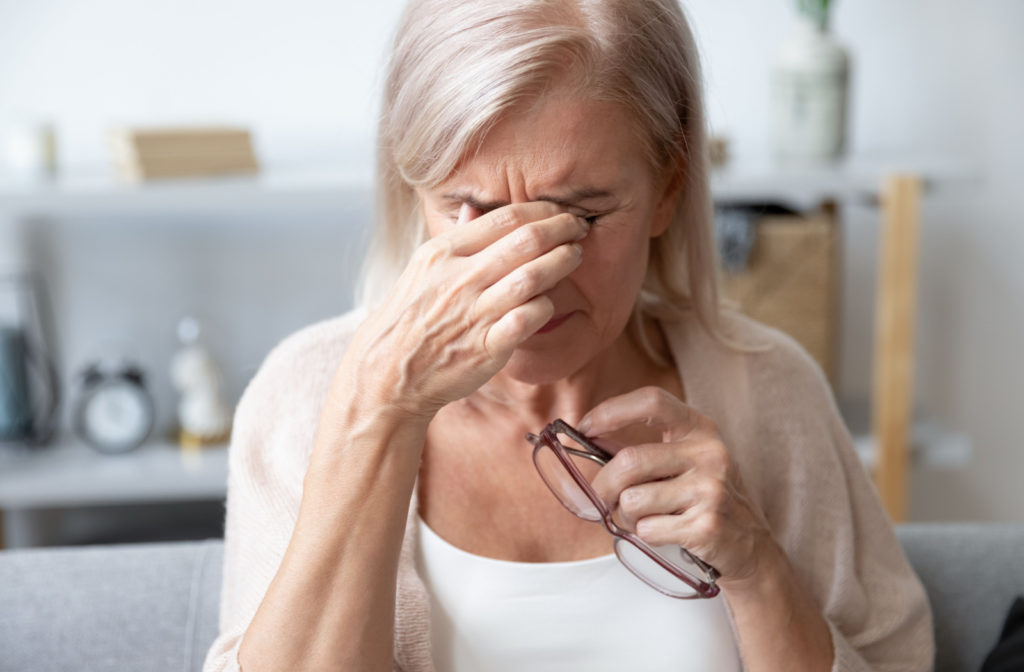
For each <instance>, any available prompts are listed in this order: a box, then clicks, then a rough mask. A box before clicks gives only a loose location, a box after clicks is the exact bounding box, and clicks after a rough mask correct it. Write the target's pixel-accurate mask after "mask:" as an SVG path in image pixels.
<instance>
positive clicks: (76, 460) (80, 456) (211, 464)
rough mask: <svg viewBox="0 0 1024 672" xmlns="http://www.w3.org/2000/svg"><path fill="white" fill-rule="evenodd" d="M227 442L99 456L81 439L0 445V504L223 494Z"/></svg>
mask: <svg viewBox="0 0 1024 672" xmlns="http://www.w3.org/2000/svg"><path fill="white" fill-rule="evenodd" d="M227 454H228V451H227V445H226V444H225V445H218V446H208V447H204V448H203V449H202V450H201V451H199V452H197V453H194V454H193V453H189V454H186V453H183V452H182V450H181V449H180V448H179V447H178V446H177V445H176V444H171V443H151V444H146V445H144V446H142V447H140V448H138V449H137V450H135V451H132V452H130V453H126V454H123V455H104V454H101V453H98V452H97V451H95V450H93V449H92V448H90V447H89V446H87V445H85V444H84V443H78V442H74V441H68V442H62V443H58V444H55V445H51V446H46V447H40V448H33V449H28V448H24V447H19V446H0V509H26V508H46V507H72V506H98V505H109V504H129V503H132V504H134V503H146V502H169V501H194V500H215V499H223V498H224V496H225V494H226V492H227V471H228V469H227V465H228V460H227Z"/></svg>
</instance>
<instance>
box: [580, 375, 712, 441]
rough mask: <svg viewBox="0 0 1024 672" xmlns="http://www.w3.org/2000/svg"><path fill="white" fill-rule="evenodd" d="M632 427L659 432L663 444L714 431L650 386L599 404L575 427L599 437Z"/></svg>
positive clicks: (703, 418)
mask: <svg viewBox="0 0 1024 672" xmlns="http://www.w3.org/2000/svg"><path fill="white" fill-rule="evenodd" d="M635 424H645V425H647V426H649V427H657V428H660V429H661V430H662V432H663V434H664V440H665V441H675V440H679V439H682V438H684V437H686V436H689V435H690V434H691V433H692V432H694V431H701V432H707V431H710V430H712V429H713V428H714V423H713V422H711V420H710V418H707V417H706V416H704V415H701V414H700V413H698V412H697V411H696V410H695V409H694V408H693V407H691V406H689V405H687V404H684V403H683V402H682V401H680V400H679V399H678V398H676V397H675V396H674V395H672V393H671V392H669V391H667V390H664V389H662V388H660V387H655V386H653V385H651V386H647V387H641V388H639V389H636V390H633V391H632V392H627V393H626V394H622V395H619V396H617V397H611V398H610V399H606V400H604V401H602V402H601V403H600V404H598V405H597V406H595V407H594V408H592V409H591V410H590V411H589V412H587V413H586V415H584V416H583V418H582V419H581V420H580V424H579V425H578V427H579V430H580V431H581V432H584V433H585V434H588V435H593V436H600V435H602V434H608V433H610V432H614V431H617V430H619V429H622V428H623V427H628V426H630V425H635Z"/></svg>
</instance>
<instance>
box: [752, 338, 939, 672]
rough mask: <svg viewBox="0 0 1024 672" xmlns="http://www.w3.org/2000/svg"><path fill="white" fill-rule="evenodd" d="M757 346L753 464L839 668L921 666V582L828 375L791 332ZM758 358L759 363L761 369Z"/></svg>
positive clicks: (880, 671)
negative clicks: (768, 346) (766, 347)
mask: <svg viewBox="0 0 1024 672" xmlns="http://www.w3.org/2000/svg"><path fill="white" fill-rule="evenodd" d="M773 340H775V341H776V346H775V347H774V348H773V349H772V350H771V351H770V352H769V353H768V354H763V355H759V356H753V357H752V358H751V360H750V364H749V366H750V367H751V368H752V369H755V370H754V371H752V372H751V375H750V377H749V378H748V380H752V381H754V386H755V395H754V396H755V398H757V399H762V400H766V401H764V402H760V403H758V406H759V408H758V412H757V414H758V415H759V416H760V417H759V418H758V419H757V421H756V422H755V423H754V426H755V427H757V428H758V431H757V433H756V435H757V441H756V444H757V446H756V447H755V450H756V451H758V455H759V457H758V459H757V460H756V464H757V467H756V468H757V469H759V470H760V471H761V475H760V476H759V478H758V480H759V482H760V488H761V492H760V493H759V494H760V500H761V502H762V505H763V508H764V512H765V515H766V517H767V519H768V521H769V523H770V525H771V526H772V531H773V534H774V535H775V537H776V540H777V541H778V542H779V543H780V544H781V545H782V547H783V548H784V549H785V551H786V553H787V555H788V557H789V559H790V562H791V563H792V564H793V565H794V568H795V569H796V571H797V573H798V574H799V575H800V576H801V578H802V579H803V581H804V583H805V586H806V587H807V588H808V589H809V590H810V592H811V593H812V595H813V596H814V597H815V599H816V601H817V603H818V605H819V607H820V608H821V610H822V614H823V615H824V617H825V619H826V621H827V623H828V627H829V631H830V633H831V635H832V641H833V647H834V651H835V654H834V661H833V666H832V670H833V672H869V671H870V672H896V671H897V670H898V671H900V672H915V671H921V672H925V671H927V670H930V669H932V665H933V658H934V636H933V632H932V620H931V608H930V606H929V604H928V598H927V595H926V593H925V591H924V588H923V586H922V584H921V582H920V580H919V579H918V577H917V575H916V574H915V573H914V571H913V569H912V568H911V566H910V563H909V562H908V560H907V558H906V555H905V554H904V552H903V548H902V546H901V545H900V543H899V540H898V539H897V537H896V534H895V531H894V529H893V526H892V523H891V522H890V520H889V517H888V515H887V513H886V512H885V510H884V508H883V506H882V503H881V500H880V499H879V496H878V493H877V491H876V490H875V487H874V485H873V483H872V482H871V480H870V479H869V476H868V474H867V472H866V470H865V469H864V467H863V466H862V465H861V462H860V460H859V458H858V456H857V454H856V451H855V450H854V447H853V441H852V439H851V437H850V433H849V431H848V430H847V428H846V425H845V424H844V422H843V420H842V418H841V416H840V414H839V410H838V408H837V406H836V403H835V399H834V397H833V395H832V391H831V388H830V387H829V385H828V383H827V381H826V379H825V377H824V375H823V374H822V372H821V370H820V368H819V367H818V366H817V364H816V363H815V362H814V361H813V360H812V359H811V358H810V356H809V355H807V353H806V352H805V351H804V350H803V349H802V348H801V347H800V346H799V345H797V344H796V343H795V341H793V340H792V339H790V338H789V337H788V336H784V335H782V334H781V333H776V336H775V338H774V339H773ZM758 368H760V369H761V370H756V369H758Z"/></svg>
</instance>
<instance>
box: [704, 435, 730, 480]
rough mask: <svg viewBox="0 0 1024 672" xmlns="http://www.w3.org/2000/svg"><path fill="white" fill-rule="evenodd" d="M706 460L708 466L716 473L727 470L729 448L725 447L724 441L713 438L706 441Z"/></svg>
mask: <svg viewBox="0 0 1024 672" xmlns="http://www.w3.org/2000/svg"><path fill="white" fill-rule="evenodd" d="M706 455H707V456H706V458H705V459H706V460H707V463H708V466H709V467H710V468H711V469H712V470H713V471H714V472H715V473H718V474H723V473H725V472H727V471H728V470H729V465H730V464H731V461H730V459H729V450H728V449H727V448H726V447H725V443H724V442H722V441H721V440H718V439H715V440H712V441H709V442H708V446H707V453H706Z"/></svg>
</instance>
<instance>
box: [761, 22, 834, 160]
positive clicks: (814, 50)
mask: <svg viewBox="0 0 1024 672" xmlns="http://www.w3.org/2000/svg"><path fill="white" fill-rule="evenodd" d="M849 69H850V59H849V55H848V53H847V51H846V49H844V48H843V47H842V46H841V45H840V44H839V43H838V42H837V41H836V40H835V39H834V38H833V37H832V35H831V34H830V33H829V32H828V27H827V25H826V24H825V23H824V22H823V21H819V20H815V19H812V18H810V17H801V18H800V21H799V22H798V24H797V29H796V32H795V33H794V35H793V37H792V38H791V39H790V40H789V41H787V42H786V43H785V44H784V45H783V47H782V49H781V50H780V51H779V54H778V57H777V58H776V60H775V64H774V67H773V69H772V105H771V108H772V109H771V113H772V121H771V123H772V149H773V151H774V154H775V157H776V159H778V160H779V161H781V162H783V163H787V164H812V165H813V164H818V163H827V162H830V161H834V160H835V159H838V158H839V157H840V156H842V154H843V150H844V148H845V144H846V105H847V91H848V82H849Z"/></svg>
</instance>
